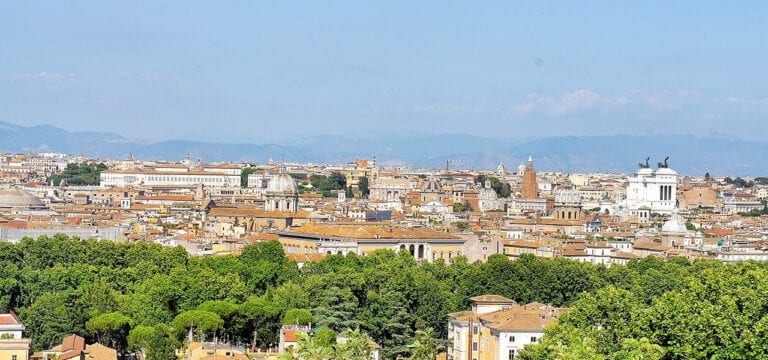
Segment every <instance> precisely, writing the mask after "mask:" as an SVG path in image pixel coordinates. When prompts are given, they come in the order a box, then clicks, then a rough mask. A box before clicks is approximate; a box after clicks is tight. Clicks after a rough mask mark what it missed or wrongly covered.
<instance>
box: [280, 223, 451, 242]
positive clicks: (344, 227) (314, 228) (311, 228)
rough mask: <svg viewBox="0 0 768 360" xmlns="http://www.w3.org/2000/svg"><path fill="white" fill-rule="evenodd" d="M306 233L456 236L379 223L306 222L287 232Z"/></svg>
mask: <svg viewBox="0 0 768 360" xmlns="http://www.w3.org/2000/svg"><path fill="white" fill-rule="evenodd" d="M291 233H293V234H306V235H315V236H323V237H339V238H351V239H450V240H459V238H458V237H456V236H453V235H450V234H448V233H445V232H442V231H437V230H433V229H426V228H402V227H399V226H394V225H390V224H381V223H359V222H355V223H335V224H306V225H304V226H301V227H299V228H295V229H291V230H290V231H289V232H287V234H291Z"/></svg>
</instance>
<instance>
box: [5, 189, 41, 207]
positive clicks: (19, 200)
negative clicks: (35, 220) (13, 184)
mask: <svg viewBox="0 0 768 360" xmlns="http://www.w3.org/2000/svg"><path fill="white" fill-rule="evenodd" d="M42 207H45V204H44V203H43V202H42V201H40V199H38V198H37V197H36V196H35V195H32V194H31V193H30V192H28V191H24V190H20V189H8V190H3V191H0V208H42Z"/></svg>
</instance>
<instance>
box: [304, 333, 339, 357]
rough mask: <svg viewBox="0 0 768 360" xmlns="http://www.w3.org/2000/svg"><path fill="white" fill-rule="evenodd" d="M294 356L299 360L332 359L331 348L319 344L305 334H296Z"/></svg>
mask: <svg viewBox="0 0 768 360" xmlns="http://www.w3.org/2000/svg"><path fill="white" fill-rule="evenodd" d="M296 337H297V338H298V339H299V341H298V343H297V344H296V354H297V357H298V358H299V359H301V360H326V359H331V358H332V357H333V347H331V346H328V345H326V344H321V343H320V342H318V341H316V340H315V338H314V337H312V336H310V335H308V334H306V333H302V332H300V333H297V334H296Z"/></svg>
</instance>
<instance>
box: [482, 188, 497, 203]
mask: <svg viewBox="0 0 768 360" xmlns="http://www.w3.org/2000/svg"><path fill="white" fill-rule="evenodd" d="M498 198H499V196H498V195H497V194H496V191H495V190H493V189H489V188H482V189H480V192H479V193H478V194H477V199H478V200H497V199H498Z"/></svg>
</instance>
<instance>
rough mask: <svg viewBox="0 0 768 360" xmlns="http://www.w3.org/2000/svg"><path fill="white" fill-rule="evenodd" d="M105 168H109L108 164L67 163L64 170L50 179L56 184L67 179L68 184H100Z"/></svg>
mask: <svg viewBox="0 0 768 360" xmlns="http://www.w3.org/2000/svg"><path fill="white" fill-rule="evenodd" d="M104 170H107V166H106V165H104V164H102V163H98V164H95V163H81V164H74V163H72V164H67V168H66V169H64V171H62V172H61V173H59V174H56V175H54V176H51V178H50V179H49V181H53V185H56V186H59V184H61V181H62V180H66V182H67V184H68V185H99V180H100V174H101V172H102V171H104Z"/></svg>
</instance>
